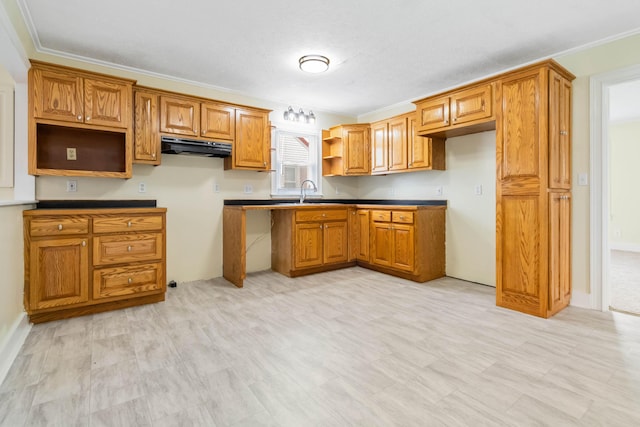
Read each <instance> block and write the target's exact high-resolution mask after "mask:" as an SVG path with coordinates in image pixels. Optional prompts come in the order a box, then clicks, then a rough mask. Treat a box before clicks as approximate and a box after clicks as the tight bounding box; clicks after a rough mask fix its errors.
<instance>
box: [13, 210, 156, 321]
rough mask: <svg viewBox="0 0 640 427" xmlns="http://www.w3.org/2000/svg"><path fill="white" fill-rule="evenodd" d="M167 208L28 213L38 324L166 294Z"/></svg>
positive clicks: (31, 292) (28, 286) (29, 275)
mask: <svg viewBox="0 0 640 427" xmlns="http://www.w3.org/2000/svg"><path fill="white" fill-rule="evenodd" d="M165 215H166V209H164V208H132V209H73V210H72V209H34V210H27V211H24V212H23V218H24V233H25V294H24V302H25V309H26V311H27V314H29V318H30V320H31V321H32V322H34V323H39V322H45V321H49V320H56V319H62V318H67V317H73V316H79V315H83V314H90V313H97V312H101V311H106V310H113V309H117V308H123V307H130V306H134V305H139V304H146V303H151V302H158V301H163V300H164V293H165V286H166V285H165V276H166V249H165V246H166V233H165V228H166V227H165Z"/></svg>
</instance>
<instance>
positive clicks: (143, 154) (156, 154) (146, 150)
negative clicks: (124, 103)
mask: <svg viewBox="0 0 640 427" xmlns="http://www.w3.org/2000/svg"><path fill="white" fill-rule="evenodd" d="M158 98H159V95H158V94H157V93H155V92H152V91H146V90H136V92H135V95H134V120H133V123H134V131H133V162H134V163H147V164H152V165H159V164H160V156H161V154H160V153H161V146H160V133H159V126H158Z"/></svg>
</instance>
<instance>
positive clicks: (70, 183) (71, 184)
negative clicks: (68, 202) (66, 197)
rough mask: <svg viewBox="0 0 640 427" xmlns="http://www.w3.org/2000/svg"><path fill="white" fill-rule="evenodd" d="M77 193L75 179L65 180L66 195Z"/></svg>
mask: <svg viewBox="0 0 640 427" xmlns="http://www.w3.org/2000/svg"><path fill="white" fill-rule="evenodd" d="M76 191H78V181H76V180H75V179H68V180H67V193H75V192H76Z"/></svg>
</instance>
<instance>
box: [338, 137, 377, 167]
mask: <svg viewBox="0 0 640 427" xmlns="http://www.w3.org/2000/svg"><path fill="white" fill-rule="evenodd" d="M369 135H370V129H369V126H367V127H362V126H358V127H349V126H345V127H344V130H343V133H342V141H343V144H344V150H345V153H344V172H345V175H368V174H369V171H370V167H369V161H370V160H369V159H370V157H371V152H370V149H369V141H370V140H371V139H370V136H369Z"/></svg>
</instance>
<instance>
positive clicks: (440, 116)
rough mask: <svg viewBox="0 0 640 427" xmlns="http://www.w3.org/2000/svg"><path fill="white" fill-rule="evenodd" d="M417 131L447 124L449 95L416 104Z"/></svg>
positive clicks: (437, 127)
mask: <svg viewBox="0 0 640 427" xmlns="http://www.w3.org/2000/svg"><path fill="white" fill-rule="evenodd" d="M416 109H417V117H418V132H420V133H423V132H425V131H429V130H433V129H439V128H443V127H447V126H449V97H448V96H443V97H440V98H435V99H429V100H427V101H424V102H421V103H419V104H417V106H416Z"/></svg>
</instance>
